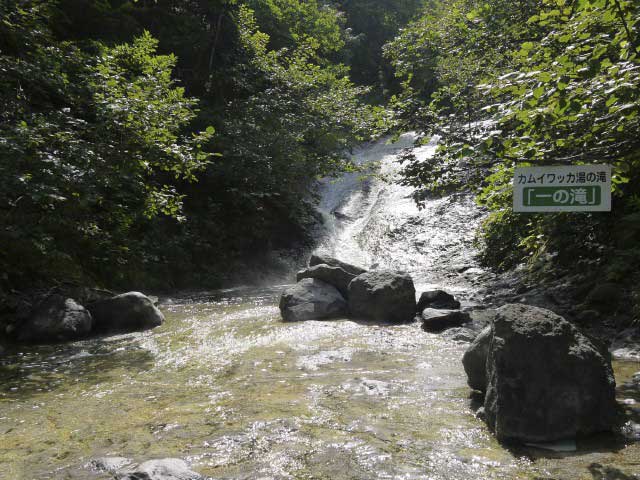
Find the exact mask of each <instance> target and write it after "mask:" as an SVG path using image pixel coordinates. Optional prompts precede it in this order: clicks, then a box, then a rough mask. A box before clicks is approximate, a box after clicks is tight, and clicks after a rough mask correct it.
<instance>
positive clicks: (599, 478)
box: [589, 463, 640, 480]
mask: <svg viewBox="0 0 640 480" xmlns="http://www.w3.org/2000/svg"><path fill="white" fill-rule="evenodd" d="M589 473H591V476H592V478H593V480H640V477H639V476H637V475H634V474H632V473H625V472H623V471H622V470H619V469H617V468H615V467H612V466H609V465H601V464H599V463H592V464H591V465H589Z"/></svg>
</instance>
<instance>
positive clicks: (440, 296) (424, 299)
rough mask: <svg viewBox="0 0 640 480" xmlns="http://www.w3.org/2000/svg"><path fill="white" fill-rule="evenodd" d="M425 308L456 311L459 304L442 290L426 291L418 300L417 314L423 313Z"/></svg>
mask: <svg viewBox="0 0 640 480" xmlns="http://www.w3.org/2000/svg"><path fill="white" fill-rule="evenodd" d="M425 308H441V309H448V310H456V309H458V308H460V302H459V301H457V300H456V299H455V298H454V296H453V295H451V294H450V293H447V292H445V291H444V290H428V291H426V292H422V295H420V299H419V300H418V312H421V311H423V310H424V309H425Z"/></svg>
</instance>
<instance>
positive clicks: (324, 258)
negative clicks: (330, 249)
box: [309, 252, 366, 275]
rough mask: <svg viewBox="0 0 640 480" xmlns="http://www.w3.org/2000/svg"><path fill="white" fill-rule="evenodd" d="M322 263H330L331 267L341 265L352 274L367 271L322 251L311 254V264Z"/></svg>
mask: <svg viewBox="0 0 640 480" xmlns="http://www.w3.org/2000/svg"><path fill="white" fill-rule="evenodd" d="M322 264H325V265H329V266H331V267H340V268H341V269H343V270H344V271H345V272H347V273H350V274H351V275H360V274H362V273H365V272H366V270H365V269H364V268H361V267H357V266H355V265H351V264H349V263H346V262H343V261H341V260H338V259H337V258H334V257H332V256H330V255H327V254H325V253H321V252H315V253H313V254H312V255H311V258H310V259H309V266H310V267H313V266H315V265H322Z"/></svg>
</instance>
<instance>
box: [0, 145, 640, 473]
mask: <svg viewBox="0 0 640 480" xmlns="http://www.w3.org/2000/svg"><path fill="white" fill-rule="evenodd" d="M412 141H413V136H412V135H410V134H409V135H404V136H403V137H402V138H401V139H400V141H399V143H397V144H385V143H384V142H380V143H378V144H375V145H371V146H368V147H365V148H363V149H362V150H361V151H360V152H358V154H357V155H358V156H359V157H358V158H359V161H361V162H379V163H380V165H381V167H380V168H381V169H382V172H383V173H385V174H386V175H393V174H394V172H395V171H396V169H397V165H396V164H395V163H394V162H395V160H396V158H397V157H396V155H397V154H398V153H399V151H400V150H401V149H402V148H406V147H409V146H410V145H411V143H412ZM433 148H434V145H429V146H426V147H421V150H420V152H418V153H419V154H420V155H429V154H430V152H432V151H433ZM409 195H410V190H407V189H406V188H405V187H399V186H395V185H390V184H388V183H385V182H384V181H382V180H379V179H370V180H368V181H366V182H364V183H363V182H362V181H361V180H360V179H359V178H357V176H356V175H351V176H347V178H345V179H344V180H343V181H342V183H341V182H339V181H338V182H334V183H331V184H327V185H325V191H324V196H323V200H322V204H321V208H322V209H323V211H324V213H325V217H326V218H327V219H328V224H327V232H326V235H325V237H324V240H323V245H324V247H325V248H326V249H329V250H330V251H332V252H333V253H334V254H336V255H338V256H339V257H341V258H344V259H346V260H350V261H354V259H358V260H359V261H360V262H361V263H362V264H363V265H370V264H371V263H375V262H379V263H381V264H382V265H383V266H386V267H398V268H405V269H407V270H409V271H410V272H411V273H412V275H413V276H414V278H415V280H416V283H417V285H418V287H419V288H424V287H425V286H427V285H438V286H447V288H449V289H451V290H452V291H455V292H456V293H457V294H459V295H460V296H461V297H462V298H463V300H464V299H465V298H470V297H471V296H472V294H473V291H474V288H476V287H475V286H474V285H475V284H474V283H473V281H472V277H470V276H469V275H468V274H467V273H464V274H463V273H460V272H459V271H458V270H459V268H458V267H459V266H460V265H462V266H465V267H466V268H468V269H470V270H469V271H474V272H477V271H478V269H477V265H475V263H474V261H473V249H472V248H471V239H472V235H473V228H474V226H475V225H476V224H477V222H478V221H479V219H480V218H481V216H482V215H481V213H480V212H479V211H478V210H477V209H476V208H475V207H474V205H473V202H472V201H471V200H470V199H469V198H465V197H459V198H445V199H438V200H433V201H431V202H429V203H428V204H427V205H426V208H425V209H423V210H420V211H419V210H418V209H417V208H416V207H415V206H414V205H413V203H412V202H411V200H410V198H409V197H408V196H409ZM336 213H337V214H336ZM474 269H475V270H474ZM282 288H283V287H282V286H277V287H270V288H237V289H227V290H224V291H218V292H210V293H207V294H201V295H197V296H192V297H190V298H187V297H183V298H181V297H179V296H178V297H177V298H173V299H168V300H167V302H166V303H164V304H163V305H162V306H161V308H162V310H163V311H164V313H165V315H166V317H167V321H166V323H165V324H164V325H163V326H162V327H159V328H157V329H155V330H153V331H148V332H143V333H135V334H128V335H118V336H112V337H107V338H102V339H92V340H87V341H81V342H76V343H70V344H65V345H56V346H39V347H29V348H17V349H16V350H14V351H9V352H7V354H6V355H5V356H3V357H0V478H2V479H5V478H6V479H38V480H43V479H94V478H95V479H107V478H110V477H109V476H108V475H106V476H105V475H104V474H100V473H97V472H92V471H90V470H88V469H87V467H86V465H87V463H88V462H89V461H90V459H91V458H94V457H99V456H124V457H129V458H133V459H134V460H136V461H141V460H147V459H150V458H161V457H180V458H184V459H185V460H187V461H188V462H189V463H190V464H191V465H192V467H193V469H194V470H197V471H199V472H201V473H202V474H204V475H207V476H209V477H211V478H217V479H256V478H264V479H331V480H334V479H407V480H412V479H424V480H427V479H433V480H458V479H460V480H463V479H464V480H468V479H534V478H539V479H552V478H556V479H583V478H585V479H591V478H594V477H593V476H592V475H591V474H590V473H589V471H588V468H589V465H590V464H592V463H602V464H606V465H614V466H616V468H620V469H622V470H624V471H634V470H637V469H638V465H640V463H639V462H640V451H639V448H638V444H632V445H629V446H626V447H625V446H624V445H617V446H615V447H612V446H611V445H610V442H609V443H608V441H606V440H605V441H599V440H595V441H594V442H595V443H591V444H587V445H584V446H580V445H579V447H580V449H581V450H580V451H579V452H577V454H569V455H565V456H560V455H557V454H556V455H545V456H541V453H540V452H537V453H535V452H532V451H530V450H523V451H518V450H512V451H510V450H507V449H505V448H504V447H503V446H500V445H499V444H498V443H497V442H496V441H495V439H494V438H493V436H492V435H491V434H490V433H489V432H488V431H487V429H486V427H485V425H484V424H483V423H482V422H481V421H480V420H478V419H476V418H475V417H474V415H473V413H472V409H471V408H470V403H471V400H470V399H469V389H468V388H467V386H466V377H465V374H464V371H463V369H462V365H461V363H460V358H461V356H462V353H463V352H464V350H465V348H466V346H467V344H464V343H457V342H454V341H452V340H448V339H446V338H445V337H442V336H437V335H433V334H427V333H425V332H423V331H422V330H421V329H420V326H419V325H418V324H412V325H400V326H383V325H375V324H363V323H357V322H353V321H349V320H334V321H326V322H317V321H310V322H304V323H283V322H281V321H280V317H279V312H278V308H277V300H278V296H279V294H280V292H281V290H282ZM634 368H635V370H634ZM637 370H640V367H639V366H638V365H634V366H631V367H630V366H629V365H628V364H616V374H617V375H618V380H619V383H620V384H621V385H622V383H624V382H626V381H627V380H628V379H629V378H630V377H631V375H632V374H633V372H634V371H637ZM620 395H623V396H624V397H629V396H630V395H633V392H631V393H630V392H629V391H627V390H624V389H623V390H621V392H620ZM638 400H640V398H639V399H638Z"/></svg>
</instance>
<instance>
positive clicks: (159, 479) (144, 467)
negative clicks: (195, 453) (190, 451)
mask: <svg viewBox="0 0 640 480" xmlns="http://www.w3.org/2000/svg"><path fill="white" fill-rule="evenodd" d="M116 479H117V480H203V479H204V477H203V476H202V475H200V474H199V473H196V472H194V471H193V470H191V469H190V468H189V465H187V463H186V462H184V461H183V460H180V459H178V458H163V459H161V460H149V461H147V462H144V463H141V464H140V465H138V466H134V467H128V468H126V469H122V470H118V471H117V472H116Z"/></svg>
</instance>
